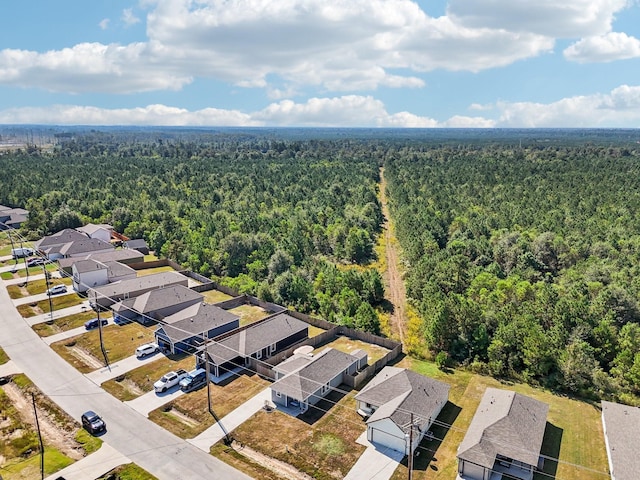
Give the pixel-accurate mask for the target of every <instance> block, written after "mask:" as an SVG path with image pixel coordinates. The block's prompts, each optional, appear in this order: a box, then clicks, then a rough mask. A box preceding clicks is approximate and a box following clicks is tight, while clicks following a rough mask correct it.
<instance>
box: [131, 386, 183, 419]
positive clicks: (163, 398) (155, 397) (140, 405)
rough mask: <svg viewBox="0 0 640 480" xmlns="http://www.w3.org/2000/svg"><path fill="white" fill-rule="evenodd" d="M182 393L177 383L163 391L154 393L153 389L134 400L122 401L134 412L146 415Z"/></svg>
mask: <svg viewBox="0 0 640 480" xmlns="http://www.w3.org/2000/svg"><path fill="white" fill-rule="evenodd" d="M182 395H184V392H183V391H182V390H180V387H179V386H178V385H176V386H174V387H173V388H170V389H169V390H167V391H166V392H164V393H156V392H155V391H151V392H147V393H145V394H144V395H141V396H139V397H138V398H136V399H134V400H129V401H128V402H124V403H125V405H129V406H130V407H131V408H133V409H134V410H135V411H136V412H138V413H140V414H142V415H144V416H145V417H148V416H149V412H150V411H151V410H155V409H156V408H160V407H161V406H162V405H164V404H165V403H169V402H170V401H172V400H175V399H176V398H178V397H180V396H182Z"/></svg>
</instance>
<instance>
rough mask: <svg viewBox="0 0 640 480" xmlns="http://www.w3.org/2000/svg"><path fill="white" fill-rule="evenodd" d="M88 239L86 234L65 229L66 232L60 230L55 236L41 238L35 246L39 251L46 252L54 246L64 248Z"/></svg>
mask: <svg viewBox="0 0 640 480" xmlns="http://www.w3.org/2000/svg"><path fill="white" fill-rule="evenodd" d="M87 238H89V237H87V235H86V234H84V233H80V232H78V231H77V230H74V229H72V228H65V229H64V230H60V231H59V232H56V233H54V234H53V235H49V236H47V237H43V238H41V239H40V240H38V241H37V242H35V243H34V246H35V248H36V249H38V250H44V251H46V250H47V249H49V248H52V247H54V246H62V245H64V244H66V243H69V242H73V241H74V240H83V239H87Z"/></svg>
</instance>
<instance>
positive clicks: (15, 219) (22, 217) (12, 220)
mask: <svg viewBox="0 0 640 480" xmlns="http://www.w3.org/2000/svg"><path fill="white" fill-rule="evenodd" d="M28 218H29V210H25V209H24V208H11V207H6V206H4V205H0V230H7V229H9V228H20V226H21V225H22V224H23V223H24V222H26V221H27V219H28Z"/></svg>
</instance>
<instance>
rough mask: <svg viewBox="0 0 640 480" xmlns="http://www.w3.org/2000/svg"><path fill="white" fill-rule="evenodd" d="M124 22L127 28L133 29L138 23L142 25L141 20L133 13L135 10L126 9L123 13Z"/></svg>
mask: <svg viewBox="0 0 640 480" xmlns="http://www.w3.org/2000/svg"><path fill="white" fill-rule="evenodd" d="M122 21H123V22H124V24H125V25H126V26H127V27H131V26H132V25H135V24H136V23H140V19H139V18H138V17H136V16H135V14H134V13H133V9H131V8H125V9H124V10H123V11H122Z"/></svg>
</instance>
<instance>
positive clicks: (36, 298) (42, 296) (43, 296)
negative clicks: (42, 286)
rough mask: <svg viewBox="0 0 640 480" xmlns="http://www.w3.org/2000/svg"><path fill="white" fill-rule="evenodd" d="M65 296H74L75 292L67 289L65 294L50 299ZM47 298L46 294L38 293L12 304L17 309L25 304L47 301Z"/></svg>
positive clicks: (69, 288)
mask: <svg viewBox="0 0 640 480" xmlns="http://www.w3.org/2000/svg"><path fill="white" fill-rule="evenodd" d="M65 295H76V292H74V291H73V290H72V289H71V287H67V293H63V294H58V295H51V298H54V297H64V296H65ZM48 298H49V295H47V292H45V293H38V294H37V295H30V296H28V297H22V298H16V299H15V300H13V304H14V305H15V306H16V307H17V306H18V305H25V304H27V303H36V302H39V301H41V300H47V299H48Z"/></svg>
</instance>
